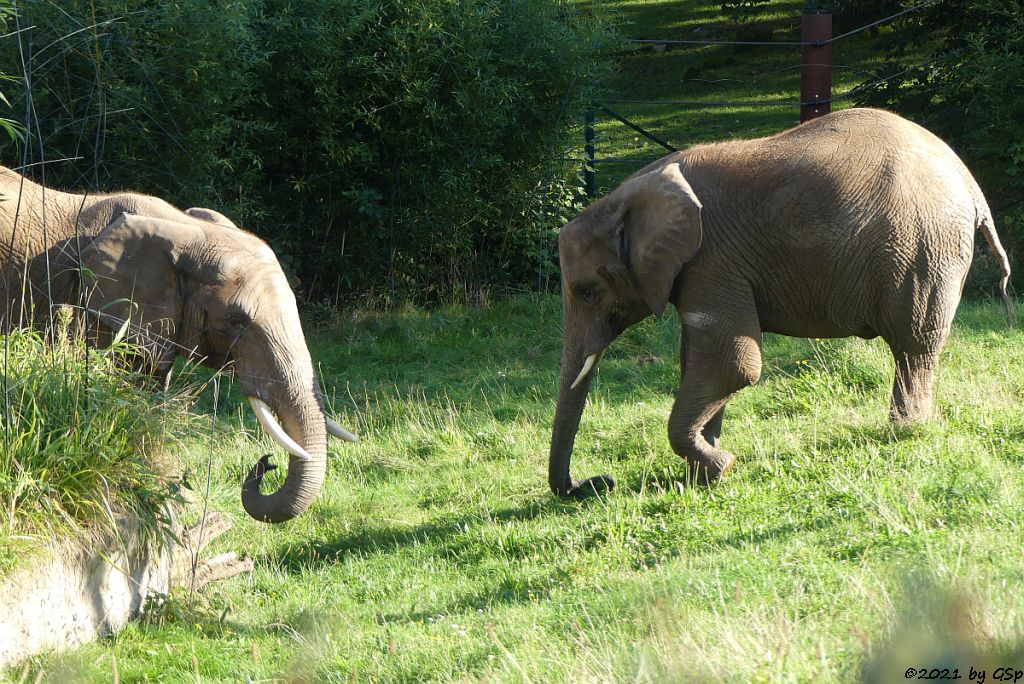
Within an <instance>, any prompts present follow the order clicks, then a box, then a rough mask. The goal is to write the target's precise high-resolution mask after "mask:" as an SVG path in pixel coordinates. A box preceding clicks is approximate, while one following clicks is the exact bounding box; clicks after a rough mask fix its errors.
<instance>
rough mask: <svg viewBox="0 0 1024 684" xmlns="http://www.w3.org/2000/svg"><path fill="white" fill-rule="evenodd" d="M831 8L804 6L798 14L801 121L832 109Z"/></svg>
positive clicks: (808, 119)
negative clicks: (806, 7) (801, 44)
mask: <svg viewBox="0 0 1024 684" xmlns="http://www.w3.org/2000/svg"><path fill="white" fill-rule="evenodd" d="M831 39H832V10H815V9H805V10H804V11H803V14H802V15H801V17H800V42H802V43H817V44H816V45H804V46H803V48H802V50H801V59H800V63H801V66H800V123H803V122H804V121H810V120H811V119H814V118H816V117H819V116H824V115H825V114H828V113H829V112H830V111H832V43H827V42H824V41H828V40H831Z"/></svg>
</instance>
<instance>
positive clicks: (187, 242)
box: [0, 168, 355, 522]
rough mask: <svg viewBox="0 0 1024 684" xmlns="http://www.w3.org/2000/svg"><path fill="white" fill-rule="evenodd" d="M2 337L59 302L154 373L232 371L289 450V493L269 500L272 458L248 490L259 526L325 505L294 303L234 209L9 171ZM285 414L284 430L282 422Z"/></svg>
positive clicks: (1, 173) (327, 426)
mask: <svg viewBox="0 0 1024 684" xmlns="http://www.w3.org/2000/svg"><path fill="white" fill-rule="evenodd" d="M0 198H2V201H0V298H2V299H0V331H2V330H3V329H6V328H9V327H13V326H18V325H29V324H31V325H36V326H40V327H42V326H44V325H47V324H48V323H49V319H50V316H51V314H52V311H53V307H54V306H57V305H70V306H71V307H72V308H73V309H74V310H75V311H77V312H78V317H79V318H80V319H81V320H82V322H83V324H84V325H85V329H86V331H87V335H88V336H89V339H90V340H91V341H92V342H93V343H95V344H101V345H102V344H106V343H109V342H110V341H111V339H112V338H113V337H114V335H115V334H116V333H118V332H119V331H121V330H122V329H127V330H128V331H129V337H128V339H130V340H132V341H133V342H135V343H136V344H138V345H139V347H140V348H141V349H142V350H144V352H145V353H146V356H147V363H148V368H149V369H151V370H152V371H153V372H155V373H165V372H168V371H169V370H170V367H171V365H172V364H173V362H174V358H175V357H176V356H178V355H184V356H189V357H191V358H193V359H195V360H198V361H200V362H201V363H204V364H206V365H208V366H211V367H214V368H221V367H230V368H231V369H232V370H233V371H234V373H235V375H236V376H237V378H238V380H239V384H240V386H241V388H242V390H243V392H245V394H246V395H247V396H248V397H249V399H250V401H251V402H252V404H253V407H254V409H255V410H256V412H257V417H258V418H259V420H260V422H261V424H263V426H264V427H265V428H266V429H267V431H268V432H269V433H270V434H271V436H272V437H274V439H275V440H276V441H278V442H279V443H280V444H281V445H282V446H283V447H284V448H285V449H286V450H288V452H289V453H290V454H291V463H290V465H289V468H288V474H287V477H286V479H285V482H284V484H283V485H282V486H281V488H280V489H279V490H278V491H276V492H274V493H272V494H269V495H265V494H262V493H261V492H260V483H261V482H262V479H263V475H264V474H265V472H266V471H267V470H268V469H270V468H272V467H273V466H270V465H269V464H268V463H267V460H266V458H264V459H263V460H261V461H260V462H259V463H258V464H256V466H254V467H253V469H252V471H251V472H250V474H249V477H248V478H247V480H246V482H245V484H244V485H243V487H242V503H243V505H244V506H245V509H246V511H247V512H248V513H249V514H250V515H252V516H253V517H254V518H256V519H258V520H264V521H267V522H280V521H283V520H288V519H291V518H293V517H295V516H296V515H299V514H300V513H301V512H302V511H304V510H305V509H306V508H307V507H308V506H309V505H310V503H312V501H313V499H314V498H316V495H317V493H318V492H319V491H320V487H321V485H322V484H323V480H324V475H325V472H326V459H327V433H328V430H329V431H330V432H331V433H332V434H335V435H338V436H342V437H344V438H346V439H351V440H354V439H355V436H354V435H352V434H351V433H348V432H347V431H344V430H343V429H341V428H340V426H338V425H337V424H336V423H334V421H331V420H330V419H329V418H326V417H325V415H324V411H323V402H322V400H321V397H320V390H319V386H318V384H317V381H316V374H315V372H314V369H313V363H312V360H311V359H310V356H309V351H308V349H307V347H306V341H305V337H304V335H303V332H302V326H301V323H300V321H299V315H298V309H297V307H296V303H295V297H294V295H293V294H292V291H291V288H290V287H289V286H288V282H287V280H286V278H285V275H284V273H283V272H282V271H281V267H280V264H279V263H278V261H277V258H276V256H275V255H274V253H273V251H272V250H271V249H270V248H269V247H268V246H267V245H266V244H265V243H264V242H263V241H262V240H260V239H259V238H257V237H256V236H254V235H252V234H251V233H247V232H246V231H243V230H241V229H240V228H238V227H237V226H235V225H234V224H233V223H232V222H231V221H230V220H228V219H227V218H225V217H224V216H223V215H221V214H219V213H217V212H215V211H213V210H210V209H201V208H193V209H189V210H187V211H180V210H178V209H176V208H175V207H173V206H172V205H170V204H168V203H167V202H165V201H163V200H160V199H157V198H155V197H150V196H146V195H140V194H136V193H127V192H126V193H116V194H110V195H80V194H72V193H66V192H60V191H56V190H52V189H48V188H44V187H42V186H40V185H38V184H36V183H33V182H31V181H29V180H28V179H26V178H23V177H22V176H20V175H18V174H17V173H15V172H13V171H11V170H9V169H3V168H0ZM274 414H276V415H277V416H278V417H279V418H280V420H281V423H282V424H283V425H282V424H279V423H278V422H277V419H275V417H274Z"/></svg>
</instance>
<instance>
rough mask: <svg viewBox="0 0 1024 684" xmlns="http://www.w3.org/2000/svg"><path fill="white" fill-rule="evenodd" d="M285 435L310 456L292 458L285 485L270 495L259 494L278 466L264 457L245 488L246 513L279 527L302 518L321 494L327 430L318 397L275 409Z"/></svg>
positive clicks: (267, 457)
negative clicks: (267, 475) (269, 473)
mask: <svg viewBox="0 0 1024 684" xmlns="http://www.w3.org/2000/svg"><path fill="white" fill-rule="evenodd" d="M273 408H274V410H275V412H276V413H277V415H278V417H279V418H280V420H281V424H282V427H283V428H284V430H285V432H287V433H288V435H289V436H290V437H291V438H292V439H293V440H295V442H297V443H298V444H299V445H300V446H301V447H302V448H303V449H304V450H305V451H306V453H308V454H309V457H310V458H309V460H305V459H303V458H302V457H300V456H296V455H291V456H290V460H289V463H288V475H287V476H286V477H285V481H284V484H282V485H281V487H280V488H279V489H278V490H277V491H275V492H272V493H270V494H264V493H262V492H261V491H260V484H261V483H262V481H263V476H264V475H265V474H266V473H267V471H268V470H273V469H274V468H276V466H274V465H271V464H270V462H269V455H267V456H264V457H263V458H261V459H260V460H259V462H258V463H256V465H254V466H253V467H252V469H251V470H250V471H249V475H248V476H247V477H246V479H245V482H244V483H243V484H242V506H243V507H244V508H245V512H246V513H248V514H249V515H251V516H252V517H253V518H255V519H256V520H260V521H262V522H270V523H278V522H284V521H286V520H291V519H292V518H294V517H296V516H298V515H300V514H302V512H303V511H305V510H306V509H307V508H309V505H310V504H311V503H313V500H314V499H315V498H316V497H317V494H319V493H320V488H321V487H322V486H323V483H324V477H325V476H326V472H327V426H326V423H325V420H324V414H323V410H322V409H321V407H320V404H319V402H318V401H317V400H316V398H315V397H310V399H309V400H308V401H306V402H303V403H302V404H301V405H298V406H296V405H287V406H281V405H273Z"/></svg>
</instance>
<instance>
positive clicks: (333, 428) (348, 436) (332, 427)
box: [324, 416, 359, 442]
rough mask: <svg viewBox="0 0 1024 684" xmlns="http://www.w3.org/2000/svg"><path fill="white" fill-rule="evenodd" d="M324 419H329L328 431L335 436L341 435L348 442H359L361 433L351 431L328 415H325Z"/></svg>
mask: <svg viewBox="0 0 1024 684" xmlns="http://www.w3.org/2000/svg"><path fill="white" fill-rule="evenodd" d="M324 419H325V420H326V421H327V432H329V433H331V434H332V435H334V436H335V437H340V438H341V439H343V440H345V441H346V442H358V441H359V435H354V434H352V433H351V432H349V431H348V430H346V429H345V428H343V427H341V426H340V425H338V424H337V423H335V422H334V421H333V420H331V419H330V418H329V417H328V416H324Z"/></svg>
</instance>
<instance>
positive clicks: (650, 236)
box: [622, 164, 702, 317]
mask: <svg viewBox="0 0 1024 684" xmlns="http://www.w3.org/2000/svg"><path fill="white" fill-rule="evenodd" d="M623 190H625V191H626V197H625V198H624V200H623V216H622V230H623V237H624V238H625V245H626V246H625V250H626V255H625V256H626V258H627V262H628V264H627V265H628V266H629V268H630V270H631V271H632V273H633V276H634V277H635V278H636V282H637V285H639V287H640V294H641V296H642V297H643V299H644V301H645V302H646V303H647V306H649V307H650V309H651V311H653V312H654V315H655V316H659V317H660V316H661V314H662V313H664V312H665V307H666V306H667V305H668V298H669V296H670V294H671V292H672V284H673V283H674V282H675V279H676V277H677V276H678V275H679V272H680V271H681V270H682V268H683V264H685V263H686V262H687V261H689V260H690V259H692V258H693V257H694V255H695V254H696V253H697V250H698V249H699V248H700V242H701V234H702V230H701V220H700V210H701V203H700V200H698V199H697V196H696V195H695V194H694V193H693V189H692V188H690V184H689V183H687V182H686V179H685V178H683V174H682V172H681V171H680V170H679V164H669V165H668V166H666V167H664V168H663V169H659V170H657V171H651V172H649V173H645V174H644V175H642V176H639V177H637V178H635V179H633V180H631V181H629V182H628V183H627V185H626V186H625V187H624V188H623Z"/></svg>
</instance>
